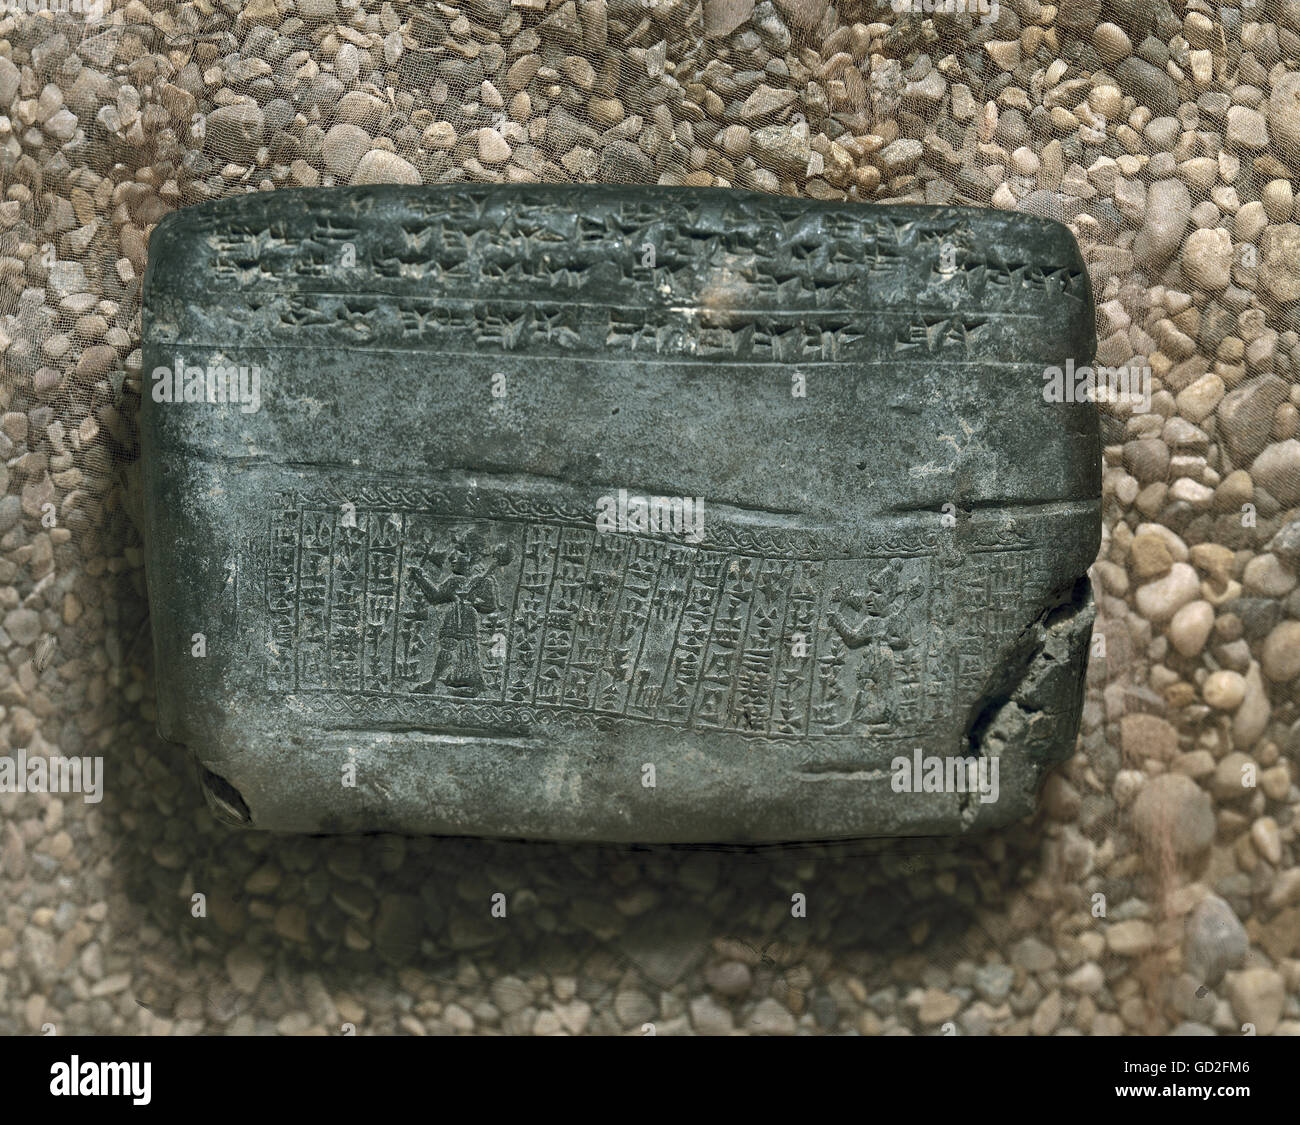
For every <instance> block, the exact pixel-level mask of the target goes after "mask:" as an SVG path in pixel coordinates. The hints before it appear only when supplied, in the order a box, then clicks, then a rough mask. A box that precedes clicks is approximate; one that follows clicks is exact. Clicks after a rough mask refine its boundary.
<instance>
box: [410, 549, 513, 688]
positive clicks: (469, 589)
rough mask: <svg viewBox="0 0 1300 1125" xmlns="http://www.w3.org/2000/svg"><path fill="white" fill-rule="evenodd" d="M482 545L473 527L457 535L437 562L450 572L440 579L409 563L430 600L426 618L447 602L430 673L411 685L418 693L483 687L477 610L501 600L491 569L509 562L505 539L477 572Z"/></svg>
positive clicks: (491, 609)
mask: <svg viewBox="0 0 1300 1125" xmlns="http://www.w3.org/2000/svg"><path fill="white" fill-rule="evenodd" d="M483 548H484V542H483V537H482V535H480V534H479V533H478V532H476V531H470V532H465V533H462V534H460V535H458V536H457V537H456V538H455V539H454V540H453V542H452V546H451V548H450V550H449V551H448V552H447V554H446V555H445V556H443V557H442V558H437V559H436V561H438V562H440V563H443V562H445V564H446V566H447V569H448V570H449V571H450V572H451V573H449V574H448V575H447V577H446V578H444V579H443V580H442V581H441V582H439V583H436V584H435V583H434V582H431V581H430V580H429V578H428V576H427V575H426V574H425V573H424V572H423V571H421V570H420V569H418V568H417V567H412V568H411V569H410V571H409V572H408V573H409V574H410V576H411V578H412V580H413V581H414V582H415V584H416V585H417V586H418V587H419V588H420V589H421V590H422V591H423V592H424V595H425V597H427V598H428V599H429V621H430V623H432V620H433V616H434V614H435V612H436V608H437V607H438V606H441V605H446V606H447V607H448V608H447V609H446V611H445V612H444V613H443V616H442V624H441V626H440V627H439V629H438V655H437V657H436V659H435V661H434V667H433V674H432V675H431V676H430V677H429V679H428V680H426V681H425V682H424V683H423V684H420V685H419V686H418V687H416V688H415V690H416V691H417V692H434V691H437V690H438V686H439V684H445V685H446V686H447V687H448V688H449V689H450V690H451V692H452V694H454V695H467V696H469V695H477V694H478V693H479V692H481V691H482V690H483V683H484V681H483V665H482V661H481V659H480V656H479V614H481V613H497V612H499V611H500V609H501V600H500V596H499V594H498V591H497V583H496V579H495V578H494V577H493V576H492V573H491V572H492V570H493V569H494V568H495V567H496V566H504V565H506V564H507V563H508V562H509V561H510V557H511V551H510V548H509V547H508V546H506V545H505V544H504V543H500V544H497V546H496V547H495V548H493V551H492V554H491V556H490V557H489V558H488V560H487V562H486V563H485V565H484V566H483V568H482V569H480V570H477V571H476V570H475V567H474V561H475V559H476V558H477V557H479V556H480V555H481V554H482V552H483Z"/></svg>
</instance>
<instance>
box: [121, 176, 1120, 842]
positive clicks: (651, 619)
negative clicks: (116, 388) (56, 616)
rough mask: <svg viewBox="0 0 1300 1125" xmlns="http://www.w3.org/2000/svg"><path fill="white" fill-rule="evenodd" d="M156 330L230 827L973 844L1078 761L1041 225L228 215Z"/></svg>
mask: <svg viewBox="0 0 1300 1125" xmlns="http://www.w3.org/2000/svg"><path fill="white" fill-rule="evenodd" d="M144 337H145V342H144V370H143V376H142V380H143V386H142V398H143V410H142V413H143V418H142V426H143V442H144V448H145V504H146V513H147V519H148V528H147V548H148V556H147V557H148V578H149V595H150V604H151V611H152V620H153V632H154V643H155V653H156V665H157V669H158V723H159V729H160V730H161V732H162V734H163V735H164V736H165V737H166V738H168V739H172V740H174V741H176V742H179V743H184V744H185V745H187V746H188V747H189V748H190V749H191V750H192V752H193V753H194V754H195V755H196V756H197V759H198V762H199V764H200V767H201V768H200V775H201V778H202V780H203V784H204V785H205V788H206V790H207V792H208V795H209V799H210V802H211V804H212V807H213V808H214V809H216V810H217V811H218V812H219V813H220V814H221V815H222V816H223V817H224V818H226V819H228V820H230V821H231V822H232V823H236V824H245V825H251V826H253V827H259V828H274V829H283V830H290V831H310V832H356V831H379V830H384V831H398V832H401V831H407V832H419V833H441V834H465V835H492V836H509V837H531V838H552V839H590V840H605V841H644V842H655V841H677V842H692V841H708V842H742V841H750V842H756V841H795V840H823V839H833V838H853V837H867V836H891V835H914V834H926V835H930V834H951V833H960V832H966V831H969V830H972V829H980V828H988V827H993V826H998V825H1002V824H1005V823H1007V822H1010V821H1012V820H1015V819H1018V818H1020V817H1023V816H1025V815H1026V814H1028V813H1030V812H1032V810H1033V808H1034V802H1035V798H1036V794H1037V791H1038V788H1039V785H1040V783H1041V782H1042V780H1043V778H1044V775H1045V772H1046V771H1047V770H1048V769H1049V768H1050V767H1051V766H1052V765H1053V764H1055V763H1056V762H1058V761H1060V760H1061V759H1062V758H1064V757H1066V756H1068V755H1069V754H1070V753H1072V751H1073V745H1074V738H1075V733H1076V729H1077V725H1078V719H1079V711H1080V702H1081V691H1082V680H1083V673H1084V668H1085V664H1086V659H1087V650H1088V638H1089V632H1090V628H1091V620H1092V609H1091V600H1090V597H1089V594H1088V585H1087V580H1086V578H1085V577H1084V574H1085V571H1086V569H1087V567H1088V566H1089V565H1090V564H1091V562H1092V560H1093V558H1094V556H1095V554H1096V551H1097V548H1098V542H1099V536H1100V449H1099V443H1098V427H1097V413H1096V407H1095V405H1094V404H1093V403H1091V402H1089V401H1087V396H1086V395H1076V394H1075V393H1074V386H1075V381H1074V379H1073V376H1074V375H1075V374H1076V373H1077V371H1078V369H1080V368H1083V367H1084V366H1085V365H1087V364H1089V363H1090V362H1091V358H1092V354H1093V350H1094V333H1093V304H1092V293H1091V290H1090V287H1089V282H1088V277H1087V274H1086V272H1085V269H1084V265H1083V262H1082V260H1081V257H1080V255H1079V251H1078V248H1077V247H1076V245H1075V243H1074V241H1073V239H1072V237H1071V235H1070V233H1069V231H1068V230H1067V229H1066V228H1065V227H1063V226H1061V225H1058V224H1055V223H1052V222H1049V221H1046V220H1041V219H1037V218H1031V217H1026V216H1021V215H1008V214H1004V213H1001V212H995V211H977V210H972V209H948V208H932V207H870V206H865V205H860V204H856V205H855V204H848V203H824V202H814V201H808V200H796V199H789V198H782V197H774V196H760V195H752V194H746V193H742V192H734V191H718V190H697V189H686V188H659V187H655V188H613V187H593V186H566V187H553V186H546V187H541V186H496V185H493V186H464V185H457V186H454V187H449V188H407V187H366V188H356V189H353V188H331V189H319V190H307V191H279V192H273V193H263V194H255V195H246V196H241V197H239V198H235V199H226V200H222V201H220V202H217V203H213V204H205V205H202V206H199V207H193V208H189V209H186V210H184V211H180V212H178V213H176V214H173V215H170V216H168V217H167V218H166V219H165V220H164V221H163V222H162V223H160V224H159V226H158V227H157V229H156V230H155V232H154V234H153V237H152V241H151V244H150V262H149V270H148V275H147V277H146V281H145V311H144ZM1071 365H1073V367H1071ZM1053 367H1055V368H1060V369H1061V371H1058V372H1057V374H1058V375H1060V374H1061V373H1062V372H1065V373H1066V375H1067V376H1068V377H1067V378H1066V380H1065V383H1064V387H1065V392H1066V393H1064V394H1062V393H1061V386H1062V384H1061V383H1060V381H1059V380H1058V381H1057V382H1056V383H1055V384H1054V383H1053V381H1052V378H1051V377H1050V376H1049V375H1048V371H1049V369H1050V368H1053ZM1053 386H1055V387H1056V391H1055V392H1053V391H1052V389H1051V388H1052V387H1053Z"/></svg>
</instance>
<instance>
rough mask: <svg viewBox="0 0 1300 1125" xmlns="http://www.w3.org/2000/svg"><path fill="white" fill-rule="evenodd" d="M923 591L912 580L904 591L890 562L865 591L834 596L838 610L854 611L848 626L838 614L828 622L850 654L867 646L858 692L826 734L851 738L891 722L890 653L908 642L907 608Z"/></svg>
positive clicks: (898, 568)
mask: <svg viewBox="0 0 1300 1125" xmlns="http://www.w3.org/2000/svg"><path fill="white" fill-rule="evenodd" d="M921 592H922V585H921V582H920V581H919V580H914V581H913V582H912V583H911V584H910V585H909V586H908V587H907V588H906V589H904V588H903V562H902V560H901V559H891V560H890V562H889V565H888V566H886V567H883V568H882V569H880V570H878V571H876V573H874V574H873V575H871V577H870V578H869V579H868V580H867V586H866V589H854V590H850V591H845V590H843V589H838V590H836V591H835V596H836V598H837V599H838V601H839V603H840V605H841V606H842V607H847V608H848V609H850V610H852V611H853V615H854V619H853V621H852V622H850V621H848V620H846V619H845V617H844V615H843V614H842V613H840V612H839V611H836V612H834V613H832V614H831V615H830V617H829V618H828V619H827V620H828V622H829V624H830V626H831V628H832V629H834V630H835V631H836V632H837V633H838V634H839V635H840V637H841V638H843V640H844V643H845V644H846V645H847V646H848V647H849V648H850V649H859V648H863V647H864V646H865V649H866V651H865V652H864V653H863V654H862V659H861V661H860V663H859V665H858V673H857V679H858V686H857V691H856V692H855V694H854V696H853V703H852V705H851V706H850V708H849V715H848V718H846V719H845V720H844V721H843V722H842V723H839V724H837V725H835V726H833V727H827V728H826V733H827V734H849V733H852V732H853V731H854V730H855V729H859V730H860V729H861V728H862V727H864V726H867V725H871V724H876V723H888V722H892V721H893V719H894V717H895V716H894V708H893V684H892V680H893V674H894V653H896V652H901V651H902V650H903V649H905V648H907V647H908V646H909V645H910V644H911V643H912V642H911V637H910V629H909V627H908V622H907V612H908V607H909V604H910V603H911V602H913V601H915V600H916V599H917V598H918V597H920V596H921Z"/></svg>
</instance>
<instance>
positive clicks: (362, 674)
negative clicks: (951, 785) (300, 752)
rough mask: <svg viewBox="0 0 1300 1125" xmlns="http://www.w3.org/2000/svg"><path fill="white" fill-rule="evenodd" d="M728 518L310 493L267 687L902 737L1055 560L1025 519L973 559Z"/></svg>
mask: <svg viewBox="0 0 1300 1125" xmlns="http://www.w3.org/2000/svg"><path fill="white" fill-rule="evenodd" d="M471 509H472V510H471ZM714 522H715V526H713V527H711V528H710V534H709V535H708V536H706V537H705V539H704V541H703V542H701V543H698V544H694V543H688V542H682V541H677V540H674V539H672V538H664V537H656V536H653V535H649V534H645V535H642V534H636V533H617V532H602V531H600V530H597V528H596V526H595V523H594V520H593V519H592V518H591V517H590V515H589V514H586V513H583V512H582V510H581V508H580V507H578V506H575V505H569V506H566V505H560V504H554V503H551V502H548V501H543V500H539V499H535V498H530V499H528V500H527V501H521V500H520V499H519V498H518V497H509V496H498V497H497V498H496V500H495V502H491V501H488V500H485V499H484V498H483V497H482V496H478V497H474V498H473V500H472V502H470V500H468V499H466V498H465V497H463V496H461V495H460V494H458V493H456V492H455V491H454V490H445V491H442V492H434V493H429V492H423V491H422V490H419V489H406V490H383V489H372V490H370V492H369V493H368V494H366V495H363V496H362V497H361V501H360V503H356V502H346V503H339V502H337V500H325V499H322V498H319V497H305V496H302V495H301V494H298V493H293V492H288V493H283V494H281V495H280V496H279V503H278V504H277V505H276V506H275V510H274V511H273V512H272V513H271V514H270V516H269V517H268V527H267V538H266V540H265V541H264V542H262V543H261V544H258V543H256V542H250V543H249V544H248V546H247V548H246V554H245V556H244V557H243V559H242V561H241V563H240V570H241V582H240V584H239V587H240V588H239V590H238V594H237V596H238V598H239V599H240V602H241V604H244V605H246V606H249V607H251V608H252V609H254V610H255V611H257V612H254V613H253V614H252V617H253V620H254V621H255V625H254V628H255V629H256V630H258V631H259V632H260V636H261V643H260V644H258V645H257V646H256V649H255V651H260V652H261V654H262V658H263V682H264V686H265V687H266V688H267V689H269V690H270V691H272V692H276V693H283V694H287V695H292V696H294V697H295V698H296V699H298V700H300V701H305V704H306V705H307V706H309V707H312V708H317V709H321V710H325V711H330V710H345V711H346V710H351V711H356V712H365V711H367V710H375V711H378V710H380V709H383V708H385V707H387V708H389V709H390V710H391V709H392V708H393V706H394V705H396V704H400V705H402V707H404V708H405V710H404V711H403V712H402V713H413V714H427V715H439V714H442V715H453V716H458V717H459V718H460V720H461V721H464V722H471V723H472V722H476V721H477V722H483V723H488V722H499V721H500V717H501V714H502V713H503V711H502V709H503V708H504V709H507V710H508V711H511V710H513V711H514V712H517V713H521V714H526V715H527V716H528V718H529V719H530V720H531V721H533V722H540V723H547V722H557V723H561V724H572V723H574V722H581V721H595V720H608V721H634V722H650V723H661V724H668V725H671V726H675V727H681V728H693V729H703V730H727V731H735V732H737V733H740V734H744V735H753V736H761V737H765V738H775V739H781V738H800V737H810V736H811V737H817V736H827V737H830V736H844V735H852V736H861V735H866V734H874V735H877V736H880V737H889V736H890V735H891V732H895V731H898V730H900V729H901V730H907V731H910V732H913V734H914V733H915V732H916V731H917V730H924V729H927V728H928V727H929V726H930V725H931V724H932V723H933V722H934V721H935V720H936V719H937V718H938V717H939V716H941V715H942V714H943V713H944V712H945V710H947V709H949V708H951V706H952V705H953V700H954V699H958V700H959V699H961V698H974V696H975V694H976V693H978V691H979V690H980V688H981V685H982V683H983V681H984V679H985V678H986V676H987V674H988V659H989V654H990V652H991V651H996V649H997V647H998V646H999V645H1001V644H1002V643H1004V642H1005V641H1006V640H1008V639H1009V637H1010V636H1012V635H1013V634H1014V633H1015V632H1016V631H1017V630H1018V629H1019V628H1021V627H1023V622H1022V621H1020V618H1019V616H1018V609H1019V608H1020V607H1022V606H1023V602H1024V598H1025V596H1026V593H1025V592H1026V590H1030V589H1031V587H1032V586H1033V584H1034V575H1035V574H1036V573H1038V572H1041V571H1042V570H1043V569H1044V568H1043V566H1042V563H1041V560H1040V559H1039V558H1038V557H1037V552H1036V551H1035V550H1034V549H1033V548H1031V546H1030V544H1029V542H1028V541H1027V540H1024V539H1021V538H1019V537H1018V536H1017V535H1015V534H1014V533H1007V532H1006V531H1005V530H1002V531H999V532H998V533H997V534H987V535H985V536H984V537H983V539H982V540H981V541H979V542H976V543H974V544H970V545H968V547H967V549H966V550H965V552H964V553H962V554H953V553H951V552H948V551H945V550H944V540H943V537H942V535H943V533H942V532H938V533H935V532H931V533H925V534H921V533H917V532H914V531H913V532H900V531H895V532H892V533H887V534H885V535H883V536H882V537H880V538H879V539H878V540H875V541H872V540H870V539H868V540H866V541H865V542H862V543H860V544H859V545H858V547H857V549H856V550H854V549H852V547H846V546H845V545H844V544H837V543H834V542H830V541H824V540H819V538H818V536H817V535H816V534H814V533H811V532H808V533H804V532H800V531H798V530H796V529H790V528H781V529H770V528H754V527H744V528H741V527H737V526H735V525H732V524H728V523H725V522H724V523H722V524H721V525H720V526H719V525H717V522H716V521H714ZM940 587H942V588H944V589H946V590H947V591H948V593H949V594H952V593H955V594H956V595H957V596H956V597H952V596H936V590H937V589H938V588H940ZM1031 592H1032V591H1031ZM235 596H236V594H235V592H234V591H232V593H231V597H235ZM399 710H401V708H400V707H399Z"/></svg>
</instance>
